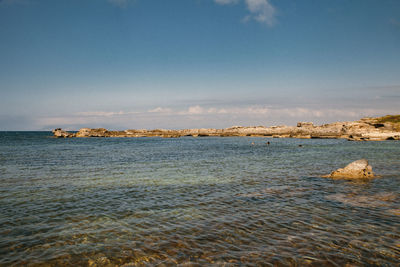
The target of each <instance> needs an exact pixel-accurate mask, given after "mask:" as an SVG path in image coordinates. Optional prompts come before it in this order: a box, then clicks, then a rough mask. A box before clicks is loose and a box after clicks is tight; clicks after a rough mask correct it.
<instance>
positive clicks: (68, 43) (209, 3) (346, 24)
mask: <svg viewBox="0 0 400 267" xmlns="http://www.w3.org/2000/svg"><path fill="white" fill-rule="evenodd" d="M386 114H400V1H398V0H335V1H329V0H302V1H296V0H168V1H165V0H0V130H3V131H6V130H51V129H54V128H58V127H62V128H65V129H67V130H77V129H79V128H82V127H91V128H94V127H104V128H107V129H115V130H119V129H142V128H147V129H155V128H164V129H183V128H225V127H230V126H234V125H241V126H254V125H265V126H271V125H282V124H286V125H295V123H296V122H298V121H313V122H314V123H316V124H322V123H330V122H335V121H347V120H357V119H360V118H362V117H365V116H380V115H386Z"/></svg>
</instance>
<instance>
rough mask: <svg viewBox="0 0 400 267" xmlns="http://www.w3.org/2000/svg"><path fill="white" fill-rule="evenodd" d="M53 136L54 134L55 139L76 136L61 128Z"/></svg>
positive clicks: (55, 130)
mask: <svg viewBox="0 0 400 267" xmlns="http://www.w3.org/2000/svg"><path fill="white" fill-rule="evenodd" d="M53 134H54V137H57V138H67V137H73V136H74V134H72V133H69V132H66V131H64V130H63V129H61V128H57V129H54V130H53Z"/></svg>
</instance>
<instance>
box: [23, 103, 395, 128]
mask: <svg viewBox="0 0 400 267" xmlns="http://www.w3.org/2000/svg"><path fill="white" fill-rule="evenodd" d="M396 113H398V110H396V109H391V110H388V109H383V108H342V109H335V108H322V107H315V108H305V107H290V108H286V107H278V106H265V105H249V106H241V107H234V106H229V107H217V106H211V107H207V106H201V105H193V106H189V107H186V108H169V107H156V108H154V109H150V110H144V111H117V112H109V111H90V112H89V111H88V112H77V113H73V114H70V115H65V114H63V115H54V116H42V117H38V118H35V119H34V124H35V129H41V130H50V129H53V128H57V127H62V128H65V129H68V130H77V129H79V128H82V127H90V128H97V127H104V128H108V129H115V130H117V129H119V130H123V129H132V128H136V129H141V128H147V129H154V128H165V129H182V128H226V127H230V126H233V125H242V126H252V125H253V126H254V125H264V126H272V125H281V124H286V125H295V124H296V122H298V121H312V122H314V123H316V124H323V123H329V122H334V121H346V120H358V119H360V118H362V117H366V116H382V115H387V114H396ZM31 129H32V128H31Z"/></svg>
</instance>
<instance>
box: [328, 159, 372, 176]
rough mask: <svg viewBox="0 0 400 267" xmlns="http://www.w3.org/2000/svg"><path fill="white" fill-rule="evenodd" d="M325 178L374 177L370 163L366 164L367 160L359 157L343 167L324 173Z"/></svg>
mask: <svg viewBox="0 0 400 267" xmlns="http://www.w3.org/2000/svg"><path fill="white" fill-rule="evenodd" d="M323 177H326V178H339V179H340V178H350V179H360V178H374V177H375V175H374V173H373V171H372V167H371V165H369V164H368V160H366V159H360V160H356V161H353V162H352V163H350V164H348V165H347V166H346V167H344V168H340V169H337V170H336V171H333V172H331V174H329V175H324V176H323Z"/></svg>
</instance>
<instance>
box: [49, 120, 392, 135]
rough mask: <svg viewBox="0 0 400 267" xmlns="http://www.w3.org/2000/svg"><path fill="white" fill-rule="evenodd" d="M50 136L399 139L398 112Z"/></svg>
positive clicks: (57, 130)
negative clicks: (337, 119) (331, 120)
mask: <svg viewBox="0 0 400 267" xmlns="http://www.w3.org/2000/svg"><path fill="white" fill-rule="evenodd" d="M53 134H54V137H58V138H69V137H164V138H176V137H183V136H193V137H203V136H218V137H232V136H254V137H273V138H305V139H310V138H334V139H336V138H344V139H347V140H350V141H383V140H400V115H388V116H384V117H378V118H363V119H360V120H358V121H350V122H335V123H330V124H324V125H320V126H316V125H314V124H313V123H311V122H299V123H297V126H285V125H282V126H271V127H265V126H250V127H242V126H233V127H230V128H225V129H183V130H164V129H155V130H135V129H133V130H125V131H109V130H107V129H104V128H97V129H90V128H82V129H80V130H79V131H78V132H76V133H72V132H67V131H64V130H62V129H61V128H57V129H55V130H53Z"/></svg>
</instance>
